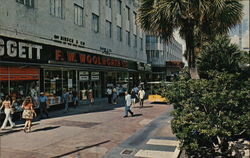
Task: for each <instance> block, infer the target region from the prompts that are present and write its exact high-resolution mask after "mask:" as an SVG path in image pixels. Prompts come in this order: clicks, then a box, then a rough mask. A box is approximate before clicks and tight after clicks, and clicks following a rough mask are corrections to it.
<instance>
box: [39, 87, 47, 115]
mask: <svg viewBox="0 0 250 158" xmlns="http://www.w3.org/2000/svg"><path fill="white" fill-rule="evenodd" d="M47 101H48V97H47V96H45V95H44V93H43V92H41V93H40V97H39V103H40V106H39V109H40V115H41V118H43V114H44V113H45V114H46V116H47V118H49V113H48V110H47Z"/></svg>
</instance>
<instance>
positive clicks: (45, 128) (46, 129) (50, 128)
mask: <svg viewBox="0 0 250 158" xmlns="http://www.w3.org/2000/svg"><path fill="white" fill-rule="evenodd" d="M59 127H61V126H53V127H52V126H49V127H44V128H40V129H35V130H34V131H32V133H33V132H39V131H48V130H52V129H56V128H59Z"/></svg>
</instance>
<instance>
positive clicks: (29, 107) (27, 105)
mask: <svg viewBox="0 0 250 158" xmlns="http://www.w3.org/2000/svg"><path fill="white" fill-rule="evenodd" d="M22 108H23V109H24V110H23V114H22V118H23V119H25V124H24V128H23V131H24V132H30V131H31V124H32V119H33V117H34V116H36V113H35V110H34V109H33V103H32V101H31V97H27V98H26V99H25V100H24V102H23V105H22Z"/></svg>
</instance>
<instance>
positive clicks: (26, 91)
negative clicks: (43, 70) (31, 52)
mask: <svg viewBox="0 0 250 158" xmlns="http://www.w3.org/2000/svg"><path fill="white" fill-rule="evenodd" d="M39 79H40V72H39V69H38V68H30V67H0V98H1V100H0V102H1V101H2V100H4V97H5V96H6V95H10V97H11V99H12V101H15V104H14V106H15V109H16V110H17V111H21V110H22V109H21V105H22V103H23V101H24V99H25V98H26V97H27V96H31V97H32V98H33V99H34V104H35V107H38V104H37V96H38V93H39V81H40V80H39Z"/></svg>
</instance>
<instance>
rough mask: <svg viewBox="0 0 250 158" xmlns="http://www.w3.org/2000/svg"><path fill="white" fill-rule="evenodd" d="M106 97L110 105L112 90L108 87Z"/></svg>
mask: <svg viewBox="0 0 250 158" xmlns="http://www.w3.org/2000/svg"><path fill="white" fill-rule="evenodd" d="M107 95H108V103H109V104H112V102H111V99H112V89H111V88H110V87H108V89H107Z"/></svg>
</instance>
